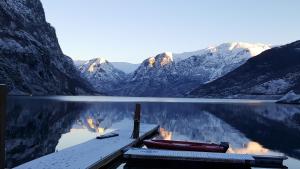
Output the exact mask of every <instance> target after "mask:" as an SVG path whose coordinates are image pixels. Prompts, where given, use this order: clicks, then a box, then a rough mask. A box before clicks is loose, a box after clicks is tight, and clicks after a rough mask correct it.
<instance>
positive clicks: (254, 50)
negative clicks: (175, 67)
mask: <svg viewBox="0 0 300 169" xmlns="http://www.w3.org/2000/svg"><path fill="white" fill-rule="evenodd" d="M271 47H272V46H271V45H266V44H262V43H245V42H231V43H223V44H220V45H217V46H211V47H208V48H205V49H202V50H197V51H193V52H184V53H174V54H173V56H174V60H175V61H176V62H179V61H181V60H184V59H187V58H189V57H190V56H201V55H204V54H207V53H209V52H211V53H218V54H217V55H221V54H222V55H223V54H224V53H225V54H227V55H228V54H229V55H230V54H231V55H236V53H238V52H240V51H241V50H243V49H247V50H249V53H250V56H256V55H258V54H260V53H262V52H263V51H265V50H268V49H271Z"/></svg>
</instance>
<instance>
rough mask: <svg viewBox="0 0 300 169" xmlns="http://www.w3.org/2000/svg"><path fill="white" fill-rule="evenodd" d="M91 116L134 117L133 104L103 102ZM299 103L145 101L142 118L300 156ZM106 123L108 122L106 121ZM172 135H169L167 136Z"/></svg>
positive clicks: (194, 136)
mask: <svg viewBox="0 0 300 169" xmlns="http://www.w3.org/2000/svg"><path fill="white" fill-rule="evenodd" d="M91 107H93V108H91V109H90V110H89V113H88V114H89V116H90V117H93V118H95V119H101V120H102V124H103V126H106V127H109V126H111V124H112V123H113V122H116V121H120V120H121V119H123V118H131V116H132V112H133V110H134V104H124V103H101V104H100V105H97V106H91ZM299 117H300V107H297V106H289V105H278V104H189V103H181V104H178V103H144V104H142V122H146V123H155V124H159V125H161V127H162V128H164V129H165V130H167V131H170V132H171V133H173V134H174V135H182V136H184V137H185V138H187V139H191V140H199V141H212V142H219V141H228V142H230V143H231V145H233V147H234V148H241V147H243V146H244V144H249V143H250V144H249V145H253V143H252V142H250V140H253V141H256V142H259V143H260V144H262V145H263V146H264V147H266V148H268V149H271V150H275V151H279V152H283V153H286V154H287V155H289V156H293V157H296V158H300V155H299V152H297V151H295V150H297V149H299V148H300V142H299V140H300V127H299V126H300V118H299ZM105 123H106V125H105ZM168 137H169V136H168Z"/></svg>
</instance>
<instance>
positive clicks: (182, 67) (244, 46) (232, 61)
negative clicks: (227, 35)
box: [113, 42, 271, 96]
mask: <svg viewBox="0 0 300 169" xmlns="http://www.w3.org/2000/svg"><path fill="white" fill-rule="evenodd" d="M270 48H271V46H270V45H264V44H250V43H238V42H234V43H224V44H221V45H219V46H215V47H209V48H206V49H203V50H199V51H195V52H186V53H181V54H172V53H170V52H166V53H162V54H159V55H157V56H155V57H150V58H148V59H146V60H144V62H143V63H142V64H141V65H140V66H139V68H138V69H137V70H136V71H134V72H133V73H131V74H130V76H129V78H128V79H127V81H126V84H125V85H123V86H121V87H120V88H119V89H118V90H115V92H114V93H113V94H115V95H129V96H180V95H182V94H184V93H186V92H188V91H190V90H192V89H193V88H196V87H198V86H199V85H200V84H204V83H207V82H210V81H212V80H215V79H217V78H219V77H221V76H223V75H225V74H227V73H228V72H230V71H232V70H234V69H235V68H237V67H238V66H240V65H242V64H244V63H245V62H246V61H247V60H248V59H249V58H251V57H252V56H255V55H257V54H259V53H261V52H263V51H264V50H267V49H270Z"/></svg>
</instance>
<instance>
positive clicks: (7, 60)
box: [0, 0, 97, 95]
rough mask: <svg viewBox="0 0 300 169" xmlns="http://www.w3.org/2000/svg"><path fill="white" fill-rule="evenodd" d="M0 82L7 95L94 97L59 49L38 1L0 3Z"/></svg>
mask: <svg viewBox="0 0 300 169" xmlns="http://www.w3.org/2000/svg"><path fill="white" fill-rule="evenodd" d="M0 83H5V84H7V85H8V88H9V92H10V94H21V95H23V94H34V95H46V94H47V95H49V94H51V95H52V94H70V95H74V94H87V93H89V94H94V93H97V92H96V91H95V90H94V89H93V87H91V85H90V84H89V83H88V82H87V81H86V80H84V79H82V78H81V77H80V75H79V72H78V70H77V69H76V68H75V66H74V64H73V61H72V60H71V59H70V58H69V57H67V56H65V55H64V54H63V53H62V50H61V49H60V46H59V44H58V40H57V37H56V34H55V30H54V28H53V27H52V26H51V25H50V24H49V23H47V22H46V19H45V14H44V10H43V7H42V4H41V2H40V1H39V0H1V1H0Z"/></svg>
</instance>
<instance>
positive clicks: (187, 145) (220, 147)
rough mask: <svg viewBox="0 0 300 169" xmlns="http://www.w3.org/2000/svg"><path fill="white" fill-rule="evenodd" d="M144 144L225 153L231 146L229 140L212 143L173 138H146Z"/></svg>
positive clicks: (160, 147)
mask: <svg viewBox="0 0 300 169" xmlns="http://www.w3.org/2000/svg"><path fill="white" fill-rule="evenodd" d="M144 144H145V145H146V146H147V147H148V148H154V149H167V150H181V151H202V152H219V153H225V152H226V151H227V149H228V148H229V144H228V143H227V142H221V144H214V143H211V144H210V143H199V142H188V141H173V140H144Z"/></svg>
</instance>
